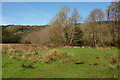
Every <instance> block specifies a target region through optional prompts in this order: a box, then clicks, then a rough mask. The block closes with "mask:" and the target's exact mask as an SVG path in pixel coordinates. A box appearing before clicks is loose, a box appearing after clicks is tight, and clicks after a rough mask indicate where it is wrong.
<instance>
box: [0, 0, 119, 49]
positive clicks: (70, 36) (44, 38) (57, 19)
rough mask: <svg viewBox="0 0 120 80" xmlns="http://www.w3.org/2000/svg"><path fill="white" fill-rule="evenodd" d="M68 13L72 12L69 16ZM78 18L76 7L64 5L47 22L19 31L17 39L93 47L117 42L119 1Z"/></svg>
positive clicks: (116, 43) (37, 42) (21, 41)
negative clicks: (46, 24) (44, 24)
mask: <svg viewBox="0 0 120 80" xmlns="http://www.w3.org/2000/svg"><path fill="white" fill-rule="evenodd" d="M71 12H72V13H71ZM69 13H71V15H70V16H69ZM105 16H106V17H107V20H106V19H105ZM80 21H82V17H81V15H80V14H79V12H78V10H77V8H74V9H73V10H71V9H70V8H69V7H67V6H62V7H61V8H60V10H59V12H58V13H57V14H56V16H54V18H53V19H52V20H51V21H50V23H49V24H50V25H49V26H47V27H45V28H42V29H40V28H39V29H38V28H37V29H33V30H30V31H29V32H24V34H20V35H21V37H20V38H19V41H18V43H36V44H56V45H63V46H65V45H69V46H92V47H97V46H98V47H100V46H118V44H119V35H118V34H119V31H120V30H119V29H120V28H119V26H120V22H119V21H120V2H111V4H110V5H109V6H107V9H106V12H103V11H102V9H94V10H92V11H91V12H90V14H89V16H88V18H86V19H85V21H84V23H80ZM4 28H6V27H4ZM4 30H5V29H4ZM4 30H3V36H2V38H4V39H5V40H6V38H7V33H6V32H5V33H4ZM23 31H25V30H23ZM14 34H15V33H14ZM18 34H19V33H18ZM5 36H6V38H5ZM4 39H3V42H4Z"/></svg>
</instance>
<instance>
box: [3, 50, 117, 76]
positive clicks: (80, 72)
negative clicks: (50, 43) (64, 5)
mask: <svg viewBox="0 0 120 80" xmlns="http://www.w3.org/2000/svg"><path fill="white" fill-rule="evenodd" d="M50 50H51V49H41V50H38V51H40V52H41V53H46V52H48V51H50ZM57 50H59V51H63V52H69V53H73V54H74V55H75V58H74V60H75V61H84V62H85V63H84V64H79V65H77V64H75V63H74V62H73V61H71V62H65V63H52V64H45V63H37V64H35V66H36V68H34V69H30V68H28V69H26V68H23V67H22V66H21V61H20V60H14V59H9V58H8V54H6V53H5V54H4V53H3V54H2V77H3V78H113V77H117V76H118V70H117V69H111V68H110V66H109V65H110V57H111V56H112V55H114V54H117V53H118V49H90V48H57ZM96 57H99V59H96ZM94 63H98V65H97V66H95V65H93V64H94ZM89 64H91V65H89Z"/></svg>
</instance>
